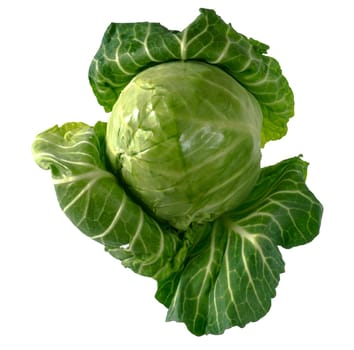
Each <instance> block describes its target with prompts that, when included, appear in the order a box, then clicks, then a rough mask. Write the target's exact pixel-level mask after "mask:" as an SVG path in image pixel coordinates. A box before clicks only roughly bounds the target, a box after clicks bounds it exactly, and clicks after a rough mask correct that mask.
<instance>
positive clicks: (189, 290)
mask: <svg viewBox="0 0 354 350" xmlns="http://www.w3.org/2000/svg"><path fill="white" fill-rule="evenodd" d="M305 173H306V163H305V162H303V161H302V160H301V159H300V158H292V159H288V160H285V161H283V162H281V163H279V164H277V165H275V166H271V167H267V168H264V169H263V170H262V175H261V177H260V179H259V182H258V185H257V186H256V188H255V190H254V191H253V193H251V195H250V197H249V198H250V199H249V201H248V202H247V204H245V208H247V210H246V209H243V208H240V211H235V212H233V213H228V214H226V215H224V216H222V217H220V218H219V219H218V220H216V221H215V222H213V223H211V224H207V225H203V226H199V227H194V228H193V232H191V233H190V235H191V238H190V240H191V241H192V240H193V238H194V237H197V238H196V240H195V241H194V243H193V245H192V248H191V249H190V251H189V253H188V257H187V258H186V263H185V266H184V269H183V270H182V271H179V272H176V273H175V274H174V275H171V276H170V277H169V278H167V279H166V280H163V279H162V280H160V283H159V289H158V292H157V294H156V298H157V299H158V300H160V301H161V302H162V303H163V304H165V305H166V306H167V307H169V310H168V316H167V320H169V321H179V322H185V324H186V325H187V327H188V329H189V330H190V331H191V332H192V333H194V334H196V335H202V334H208V333H212V334H221V333H223V332H224V331H225V329H227V328H230V327H232V326H235V325H237V326H240V327H243V326H245V325H246V324H247V323H248V322H251V321H256V320H258V319H259V318H261V317H262V316H264V315H265V314H266V313H267V312H268V310H269V308H270V306H271V299H272V298H273V297H274V296H275V288H276V286H277V284H278V282H279V276H280V273H282V272H283V271H284V263H283V260H282V258H281V254H280V252H279V250H278V248H277V245H282V246H285V247H292V246H295V245H299V244H304V243H306V242H309V241H311V240H312V239H313V238H314V237H315V236H316V235H317V234H318V232H319V227H320V221H321V216H322V206H321V204H320V203H319V202H318V200H317V199H316V198H315V197H314V195H313V194H312V193H311V192H310V191H309V189H308V188H307V187H306V185H305V184H304V180H305ZM187 236H188V235H187ZM194 239H195V238H194Z"/></svg>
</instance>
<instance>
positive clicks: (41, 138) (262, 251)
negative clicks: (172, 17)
mask: <svg viewBox="0 0 354 350" xmlns="http://www.w3.org/2000/svg"><path fill="white" fill-rule="evenodd" d="M267 50H268V46H267V45H265V44H263V43H260V42H258V41H256V40H254V39H248V38H246V37H245V36H244V35H242V34H240V33H238V32H236V31H235V30H234V29H233V28H232V26H231V25H228V24H226V23H225V22H223V20H222V19H221V18H220V17H218V16H217V15H216V13H215V12H214V11H212V10H207V9H202V10H201V14H200V16H198V17H197V19H196V20H195V21H194V22H193V23H191V24H190V25H189V26H188V27H187V28H185V29H184V30H183V31H181V32H177V31H170V30H168V29H166V28H165V27H163V26H161V25H160V24H158V23H147V22H144V23H112V24H111V25H110V26H109V27H108V29H107V31H106V33H105V35H104V37H103V40H102V44H101V46H100V48H99V50H98V52H97V53H96V55H95V57H94V59H93V60H92V63H91V66H90V69H89V80H90V84H91V87H92V89H93V92H94V93H95V95H96V97H97V100H98V102H99V103H100V104H101V105H102V106H103V107H104V109H105V110H106V111H109V112H111V115H110V117H109V120H108V121H106V122H97V123H96V124H95V125H94V126H89V125H87V124H85V123H81V122H71V123H66V124H64V125H62V126H54V127H52V128H50V129H48V130H45V131H44V132H42V133H40V134H39V135H37V137H36V138H35V141H34V143H33V155H34V158H35V161H36V162H37V164H38V165H39V166H40V167H41V168H43V169H49V170H50V171H51V174H52V178H53V183H54V186H55V190H56V194H57V198H58V202H59V205H60V207H61V208H62V210H63V212H64V213H65V214H66V215H67V217H68V218H69V219H70V220H71V221H72V222H73V224H74V225H75V226H76V227H77V228H78V229H79V230H80V231H82V232H83V233H84V234H86V235H87V236H89V237H91V238H92V239H94V240H95V241H97V242H99V243H101V244H103V245H104V247H105V249H106V251H107V252H109V253H110V254H111V255H112V256H113V257H115V258H117V259H119V260H121V262H122V264H123V265H124V266H126V267H128V268H130V269H132V270H133V271H135V272H136V273H138V274H141V275H143V276H149V277H152V278H154V279H155V280H156V281H157V284H158V288H157V292H156V299H157V300H158V301H160V302H161V303H162V304H164V305H165V306H166V307H167V308H168V312H167V320H168V321H172V320H173V321H177V322H184V323H185V324H186V326H187V328H188V329H189V330H190V331H191V332H192V333H193V334H195V335H202V334H222V333H223V332H224V331H225V330H226V329H228V328H230V327H233V326H239V327H243V326H245V325H246V324H247V323H249V322H252V321H256V320H258V319H260V318H261V317H263V316H264V315H265V314H266V313H267V312H268V311H269V309H270V306H271V300H272V298H273V297H274V296H275V294H276V287H277V285H278V283H279V280H280V274H281V273H283V272H284V262H283V260H282V256H281V253H280V250H279V246H281V247H284V248H291V247H294V246H298V245H302V244H305V243H308V242H310V241H311V240H313V239H314V238H315V237H316V236H317V235H318V233H319V229H320V223H321V217H322V211H323V208H322V205H321V203H320V202H319V201H318V199H317V198H316V197H315V195H314V194H313V193H312V192H311V191H310V190H309V188H308V187H307V185H306V183H305V180H306V174H307V167H308V163H307V162H305V161H304V160H302V158H301V157H300V156H298V157H293V158H290V159H286V160H283V161H281V162H279V163H277V164H275V165H273V166H268V167H264V168H261V166H260V161H261V149H262V147H263V146H264V145H265V144H266V142H268V141H269V140H276V139H279V138H281V137H283V136H284V135H285V134H286V131H287V122H288V120H289V118H290V117H292V116H293V112H294V111H293V109H294V99H293V93H292V90H291V88H290V87H289V84H288V82H287V80H286V79H285V77H284V76H283V75H282V72H281V69H280V66H279V64H278V62H277V61H276V60H275V59H274V58H272V57H270V56H268V55H266V52H267Z"/></svg>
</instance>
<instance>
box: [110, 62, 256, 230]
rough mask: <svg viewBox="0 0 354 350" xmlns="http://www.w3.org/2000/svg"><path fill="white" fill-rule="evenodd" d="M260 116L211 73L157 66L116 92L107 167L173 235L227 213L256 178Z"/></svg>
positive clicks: (239, 90)
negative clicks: (119, 91) (191, 224)
mask: <svg viewBox="0 0 354 350" xmlns="http://www.w3.org/2000/svg"><path fill="white" fill-rule="evenodd" d="M261 127H262V113H261V110H260V107H259V104H258V102H257V101H256V99H255V98H254V97H253V96H252V95H251V94H250V93H249V92H248V91H246V90H245V89H244V88H243V87H242V86H241V85H240V84H239V83H238V82H237V81H236V80H235V79H234V78H232V77H231V76H229V75H228V74H227V73H226V72H224V71H223V70H221V69H220V68H218V67H215V66H212V65H209V64H206V63H202V62H196V61H186V62H183V61H177V62H169V63H163V64H160V65H157V66H154V67H151V68H149V69H146V70H144V71H143V72H141V73H139V74H138V75H137V76H136V77H135V78H134V79H132V81H131V82H130V83H129V84H128V85H127V87H126V88H125V89H124V90H123V91H122V93H121V95H120V96H119V98H118V100H117V102H116V104H115V105H114V107H113V110H112V114H111V117H110V119H109V122H108V126H107V135H106V144H107V154H108V157H109V160H110V163H111V165H112V167H113V169H114V171H115V172H116V174H117V175H118V176H119V177H121V178H122V179H123V181H124V182H125V183H126V184H127V185H128V187H129V188H130V190H131V192H132V193H133V194H134V195H135V196H136V197H137V198H139V200H141V201H142V202H143V203H144V204H145V206H146V207H147V208H148V209H149V210H150V212H152V213H153V214H154V215H155V216H156V217H157V218H159V219H161V220H166V221H168V222H169V223H170V224H171V225H172V226H174V227H175V228H177V229H186V228H187V227H188V226H189V225H190V223H192V222H198V223H199V222H205V221H210V220H213V219H215V218H216V217H218V216H219V215H221V214H222V213H224V212H226V211H228V210H231V209H234V208H235V207H237V206H238V205H239V204H241V203H242V201H243V200H244V198H246V196H247V195H248V194H249V192H250V191H251V189H252V188H253V187H254V184H255V182H256V180H257V178H258V175H259V172H260V159H261V153H260V142H261V141H260V135H261Z"/></svg>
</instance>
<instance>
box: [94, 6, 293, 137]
mask: <svg viewBox="0 0 354 350" xmlns="http://www.w3.org/2000/svg"><path fill="white" fill-rule="evenodd" d="M200 12H201V14H200V15H199V16H198V17H197V18H196V20H195V21H194V22H192V23H191V24H190V25H189V26H187V27H186V28H185V29H184V30H183V31H181V32H178V31H170V30H168V29H167V28H165V27H163V26H162V25H160V24H159V23H148V22H142V23H112V24H111V25H110V26H109V27H108V29H107V30H106V32H105V34H104V37H103V39H102V43H101V46H100V48H99V50H98V52H97V53H96V55H95V57H94V59H93V61H92V63H91V66H90V69H89V80H90V83H91V86H92V89H93V91H94V93H95V95H96V97H97V99H98V102H99V103H100V104H101V105H102V106H103V107H104V108H105V110H106V111H111V110H112V107H113V105H114V104H115V102H116V101H117V98H118V96H119V95H120V93H121V91H122V90H123V89H124V87H125V86H126V85H127V84H128V83H129V82H130V81H131V79H132V78H133V77H134V76H135V75H136V74H137V73H139V72H140V71H142V70H144V69H146V68H148V67H150V66H152V65H156V64H159V63H163V62H168V61H174V60H198V61H204V62H208V63H210V64H214V65H217V66H219V67H220V68H222V69H224V70H225V71H226V72H227V73H228V74H230V75H231V76H233V77H234V78H235V79H236V80H237V81H238V82H239V83H241V84H242V85H243V86H244V87H245V88H246V89H247V90H248V91H249V92H251V93H252V94H253V95H254V96H255V97H256V99H257V101H258V102H259V104H260V106H261V109H262V112H263V129H262V144H265V143H266V142H267V141H269V140H276V139H279V138H281V137H283V136H284V135H285V134H286V132H287V122H288V119H289V118H290V117H291V116H293V114H294V97H293V93H292V90H291V88H290V87H289V84H288V82H287V80H286V79H285V77H284V76H283V75H282V71H281V69H280V66H279V64H278V62H277V61H276V60H275V59H274V58H272V57H270V56H267V55H266V52H267V49H268V46H267V45H265V44H263V43H260V42H259V41H257V40H254V39H248V38H246V37H245V36H244V35H242V34H240V33H238V32H237V31H236V30H234V29H233V28H232V26H231V25H230V24H226V23H225V22H224V21H223V20H222V19H221V18H220V17H219V16H217V15H216V13H215V12H214V11H213V10H207V9H201V10H200Z"/></svg>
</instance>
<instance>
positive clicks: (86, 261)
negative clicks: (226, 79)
mask: <svg viewBox="0 0 354 350" xmlns="http://www.w3.org/2000/svg"><path fill="white" fill-rule="evenodd" d="M350 4H351V1H349V0H348V1H344V0H336V1H310V0H308V1H284V0H282V1H281V0H279V1H276V0H272V1H269V0H268V1H264V0H259V1H255V0H247V1H245V0H243V1H222V0H217V1H211V0H210V1H193V0H189V1H180V0H179V1H155V0H149V1H137V0H128V1H127V0H125V1H120V0H116V1H104V0H100V1H89V0H87V1H74V0H70V1H39V0H37V1H35V0H34V1H16V0H13V1H3V2H2V3H1V5H0V16H1V18H0V39H1V40H0V47H1V49H0V63H1V65H0V70H1V71H0V72H1V73H0V89H1V94H0V101H1V102H0V109H1V110H0V118H1V124H0V130H1V135H0V142H1V147H0V152H1V172H0V176H1V182H0V186H1V187H0V188H1V189H0V191H1V192H0V201H1V203H2V208H1V221H0V224H1V228H0V240H1V241H0V348H1V349H4V350H13V349H21V350H22V349H36V350H42V349H46V350H47V349H50V350H56V349H67V350H71V349H75V350H77V349H85V350H90V349H100V350H111V349H119V348H125V347H129V348H130V349H141V348H145V349H156V350H159V349H166V348H168V349H171V350H172V349H193V348H194V349H196V348H198V349H228V348H232V349H250V350H253V349H264V350H268V349H272V350H278V349H289V350H291V349H311V348H314V349H321V348H324V347H326V348H327V349H329V348H330V349H341V350H346V349H353V348H354V340H353V334H352V332H353V331H352V329H353V314H354V307H353V296H354V289H353V284H352V282H353V277H354V273H353V267H354V266H353V265H354V264H353V255H354V253H353V243H354V239H353V237H354V225H353V215H354V210H353V209H354V206H353V198H354V191H353V170H352V169H353V168H352V167H351V166H352V164H351V163H353V141H352V140H353V138H352V137H353V118H354V112H353V110H354V108H353V107H354V96H353V95H354V88H353V81H354V74H353V70H354V50H353V47H354V43H353V36H352V33H354V28H353V25H352V24H351V22H352V20H353V10H352V7H350ZM200 7H207V8H214V9H215V10H216V12H217V13H218V14H219V15H220V16H221V17H222V18H223V19H224V20H225V21H226V22H231V23H232V24H233V26H234V28H235V29H236V30H238V31H239V32H241V33H243V34H245V35H247V36H251V37H254V38H256V39H258V40H260V41H263V42H265V43H267V44H269V45H270V47H271V48H270V50H269V54H270V55H271V56H273V57H275V58H276V59H277V60H278V61H279V62H280V64H281V66H282V69H283V72H284V74H285V76H286V77H287V79H288V80H289V82H290V84H291V86H292V88H293V90H294V93H295V98H296V116H295V117H294V118H293V119H292V120H291V121H290V122H289V132H288V135H287V136H286V137H285V138H284V139H282V140H281V141H278V142H273V143H270V144H269V145H268V146H267V147H266V148H265V149H264V164H271V163H275V162H278V161H280V160H282V159H284V158H287V157H292V156H295V155H298V154H300V153H302V154H303V155H304V159H305V160H307V161H309V162H310V163H311V164H310V167H309V172H308V185H309V187H310V188H311V189H312V191H313V192H314V193H315V194H316V195H317V197H318V198H319V199H320V200H321V201H322V203H323V204H324V207H325V212H324V217H323V224H322V229H321V234H320V235H319V237H318V238H316V239H315V240H314V241H313V242H312V243H311V244H308V245H306V246H302V247H298V248H294V249H292V250H282V253H283V258H284V260H285V262H286V273H285V274H283V275H282V276H281V281H280V285H279V287H278V289H277V297H276V298H275V299H274V300H273V306H272V308H271V311H270V312H269V313H268V314H267V315H266V316H265V317H264V318H263V319H261V320H260V321H258V322H256V323H253V324H249V325H248V326H246V327H245V328H244V329H240V328H237V327H235V328H232V329H231V330H228V331H226V332H225V334H224V335H221V336H204V337H199V338H198V337H195V336H193V335H191V334H190V333H189V332H188V331H187V330H186V328H185V326H184V325H183V324H177V323H174V322H170V323H166V322H164V319H165V315H166V309H165V307H164V306H162V305H160V304H159V303H158V302H157V301H156V300H155V299H154V292H155V289H156V286H155V282H154V281H153V280H150V279H148V278H143V277H141V276H138V275H135V274H134V273H132V272H131V271H129V270H127V269H124V268H123V267H122V266H121V265H120V263H119V261H117V260H115V259H113V258H112V257H111V256H109V255H108V254H107V253H105V252H104V251H103V248H102V247H101V246H100V245H99V244H97V243H95V242H93V241H91V240H89V239H88V238H87V237H85V236H84V235H82V234H81V233H80V232H79V231H78V230H77V229H76V228H75V227H73V225H72V224H71V223H70V222H69V220H68V219H67V218H66V217H65V215H64V214H62V213H61V211H60V209H59V206H58V205H57V202H56V198H55V194H54V189H53V187H52V184H51V179H50V174H49V172H44V171H43V170H41V169H40V168H38V167H37V165H36V164H35V163H34V161H33V159H32V155H31V143H32V141H33V139H34V137H35V135H36V134H37V133H39V132H41V131H43V130H44V129H47V128H49V127H51V126H52V125H54V124H62V123H64V122H66V121H84V122H86V123H88V124H93V123H94V122H95V121H97V120H106V119H107V115H106V114H105V113H104V112H103V109H102V108H101V107H100V106H99V105H98V104H97V102H96V100H95V97H94V95H93V94H92V92H91V89H90V86H89V83H88V80H87V70H88V67H89V64H90V61H91V58H92V57H93V55H94V54H95V52H96V50H97V49H98V46H99V44H100V40H101V38H102V35H103V33H104V31H105V29H106V27H107V26H108V24H109V23H110V22H137V21H157V22H161V23H162V24H163V25H165V26H167V27H168V28H170V29H178V30H182V29H183V28H184V27H185V26H187V25H188V24H189V23H190V22H191V21H192V20H194V19H195V17H196V16H197V15H198V13H199V12H198V9H199V8H200Z"/></svg>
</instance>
